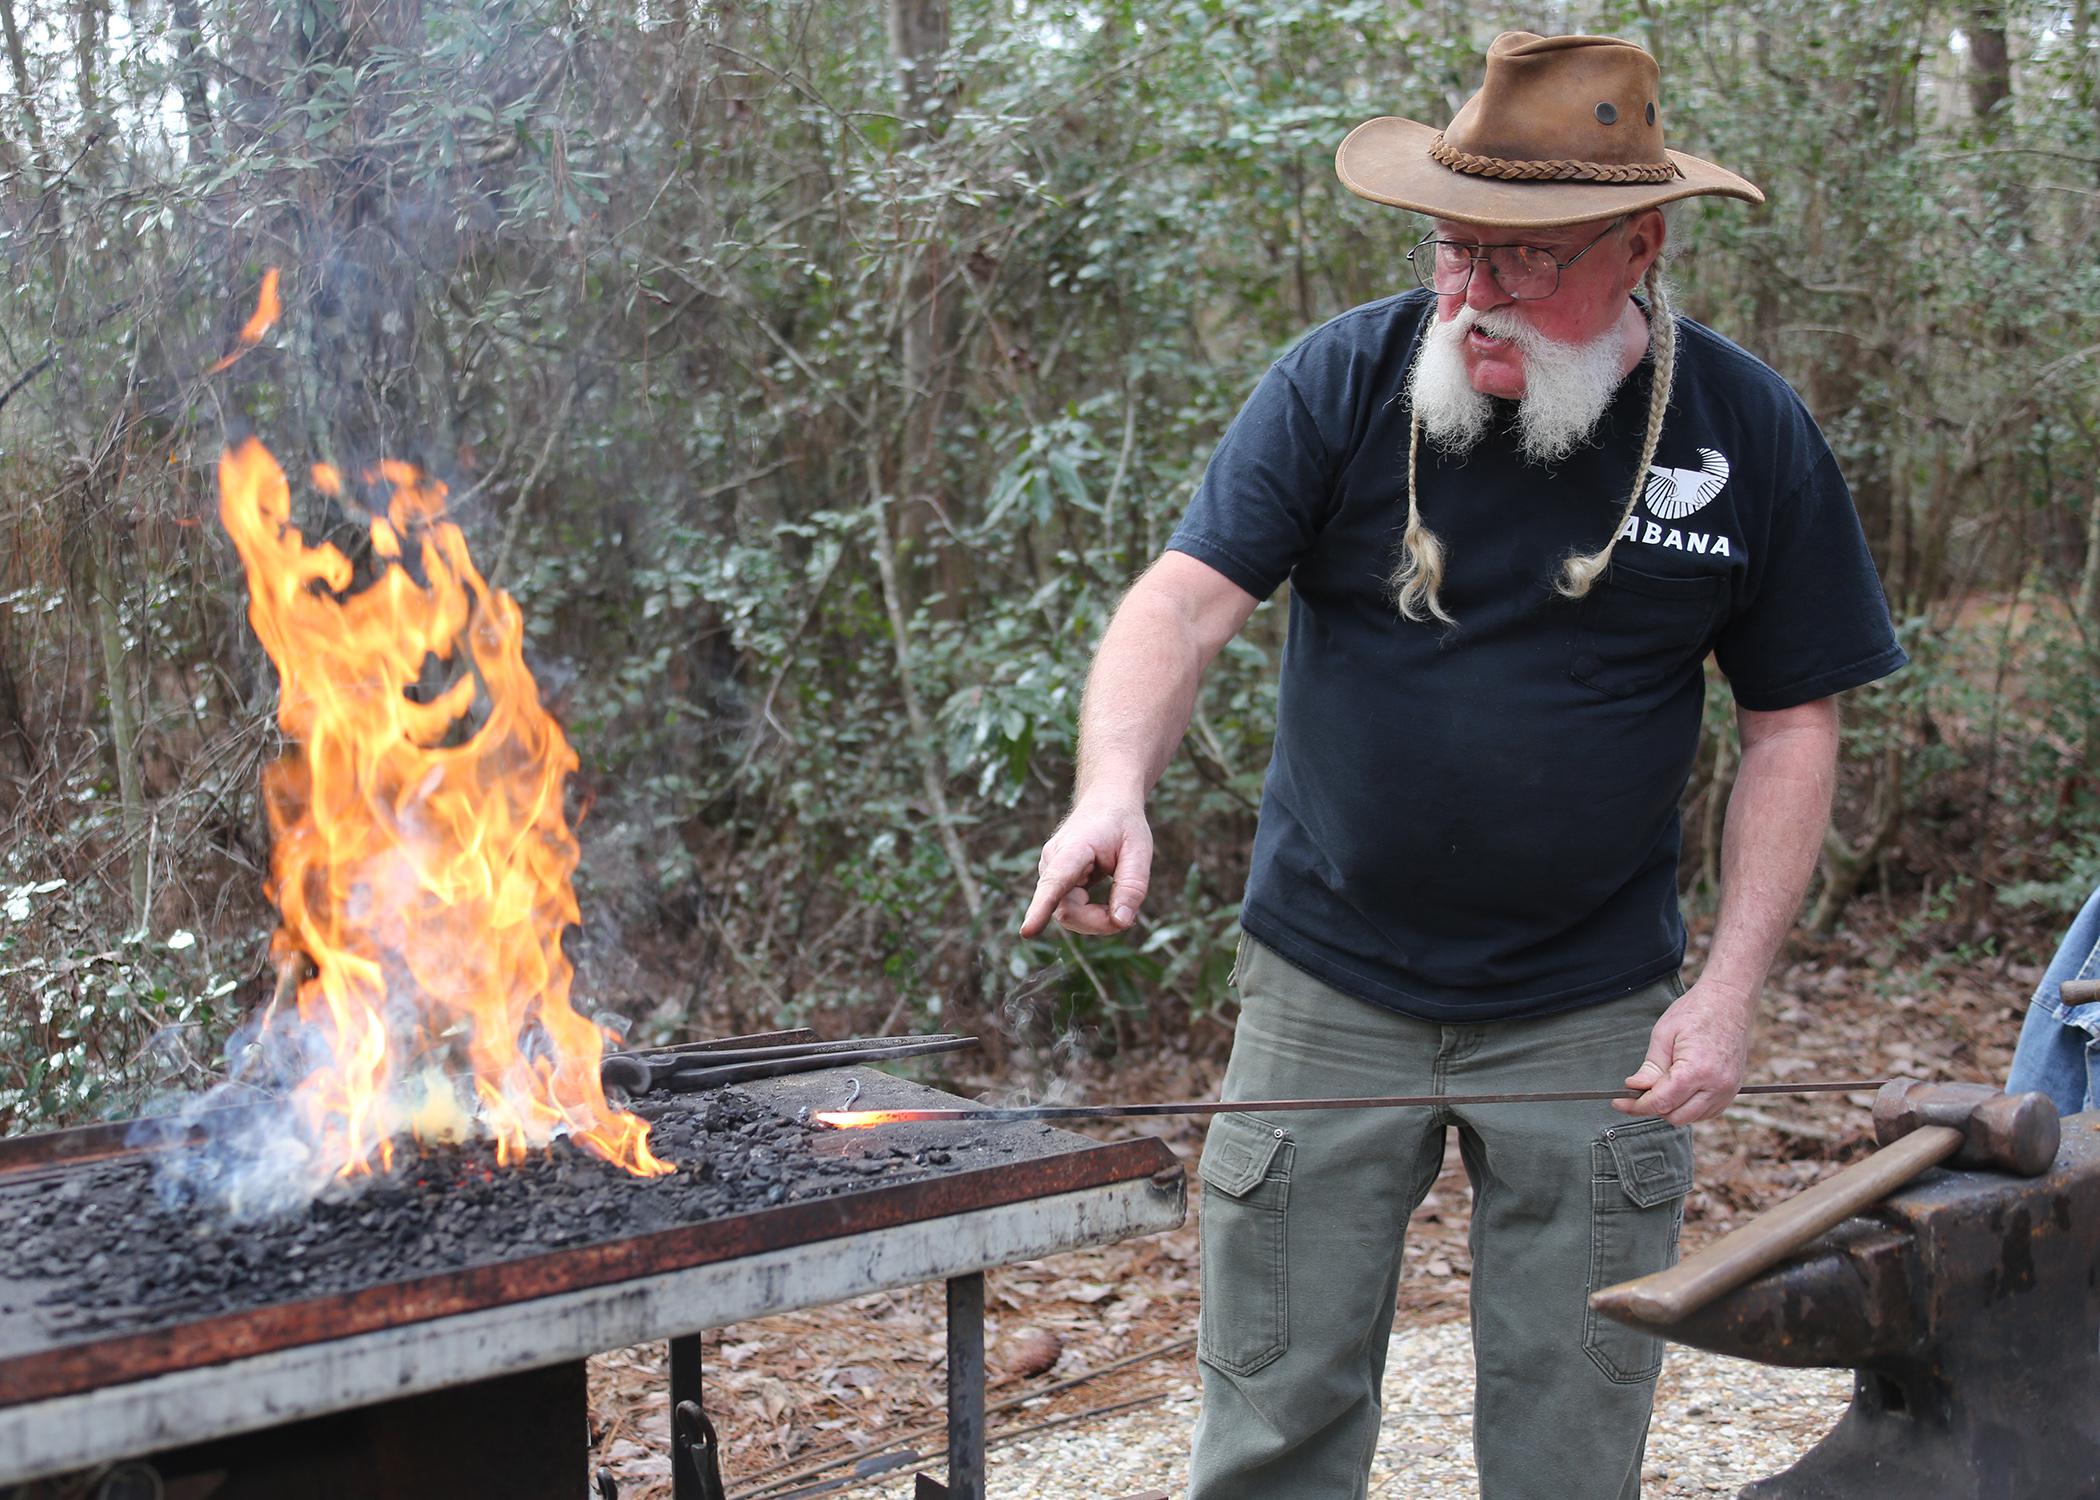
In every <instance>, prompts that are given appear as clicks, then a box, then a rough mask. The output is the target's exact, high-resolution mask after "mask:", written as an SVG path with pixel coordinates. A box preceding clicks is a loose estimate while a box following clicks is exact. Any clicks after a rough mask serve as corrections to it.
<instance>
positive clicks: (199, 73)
mask: <svg viewBox="0 0 2100 1500" xmlns="http://www.w3.org/2000/svg"><path fill="white" fill-rule="evenodd" d="M168 14H169V18H170V19H171V20H173V21H174V23H175V25H174V30H173V33H172V39H173V41H174V43H175V59H176V75H175V76H176V88H177V92H179V93H180V94H181V95H182V119H183V125H184V134H185V135H186V136H187V137H188V138H189V158H190V165H191V166H193V167H195V166H202V165H203V164H204V161H205V159H206V158H207V157H209V156H210V154H211V95H210V93H209V92H208V91H207V90H206V88H205V85H204V69H205V63H206V59H205V54H204V49H203V47H202V46H201V45H200V43H201V39H202V37H203V34H204V22H203V19H202V17H200V16H199V14H198V12H197V0H169V7H168Z"/></svg>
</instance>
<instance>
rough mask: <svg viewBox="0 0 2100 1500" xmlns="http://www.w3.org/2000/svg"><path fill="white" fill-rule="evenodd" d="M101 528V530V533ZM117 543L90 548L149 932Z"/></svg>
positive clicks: (134, 882)
mask: <svg viewBox="0 0 2100 1500" xmlns="http://www.w3.org/2000/svg"><path fill="white" fill-rule="evenodd" d="M98 529H100V528H98ZM105 547H107V548H109V549H111V551H112V552H113V551H114V549H115V543H114V542H113V541H112V540H110V539H109V538H108V537H107V534H106V532H105V535H104V536H100V537H95V538H92V539H91V540H90V541H89V543H88V559H89V561H88V568H89V584H88V586H89V592H90V594H91V595H92V597H91V599H90V600H89V605H90V607H91V608H92V609H93V610H94V612H95V634H96V636H97V637H98V639H99V640H100V643H101V646H102V686H103V691H104V694H105V695H106V696H107V698H108V700H109V744H110V753H111V755H112V756H113V758H114V759H115V761H116V770H117V797H118V800H119V803H120V810H121V813H122V816H123V826H124V855H125V863H126V865H127V867H128V868H129V871H130V875H131V912H132V923H133V926H134V928H135V930H137V931H140V932H143V931H145V929H146V926H147V921H148V917H149V915H150V913H149V910H148V908H149V905H150V903H151V898H152V892H151V890H150V889H149V888H148V871H147V868H146V801H145V793H144V791H143V789H142V788H141V786H140V784H139V762H138V738H139V721H138V715H137V713H136V711H135V710H134V707H133V704H132V701H131V683H130V676H131V674H130V671H129V663H128V662H127V661H126V659H125V654H124V624H123V620H122V619H121V617H120V616H119V614H118V612H117V589H118V587H119V586H120V584H119V576H118V570H117V566H116V559H115V558H114V556H111V555H108V554H106V553H105V552H104V551H103V550H102V549H103V548H105Z"/></svg>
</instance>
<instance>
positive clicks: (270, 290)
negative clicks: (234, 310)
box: [209, 266, 284, 375]
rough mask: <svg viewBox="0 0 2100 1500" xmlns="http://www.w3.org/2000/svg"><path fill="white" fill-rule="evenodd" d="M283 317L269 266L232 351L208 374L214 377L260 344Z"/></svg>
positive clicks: (272, 272) (282, 310)
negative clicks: (272, 326) (264, 336)
mask: <svg viewBox="0 0 2100 1500" xmlns="http://www.w3.org/2000/svg"><path fill="white" fill-rule="evenodd" d="M283 315H284V304H283V303H281V302H279V301H278V300H277V268H276V267H275V266H271V267H270V268H269V269H268V270H266V271H264V272H263V279H262V290H261V291H260V292H259V293H257V294H256V298H255V311H254V312H252V313H250V314H249V315H248V321H247V322H245V323H243V324H242V325H241V331H240V333H239V334H238V335H237V336H236V341H235V348H234V351H233V352H232V353H231V354H229V355H227V356H226V357H225V358H224V359H222V360H220V361H219V362H218V363H217V364H215V365H213V366H212V367H211V370H210V372H209V373H211V374H213V375H216V374H218V373H219V372H220V371H221V370H223V369H225V368H226V367H227V366H228V365H230V364H232V363H233V362H234V361H235V360H237V359H239V358H240V357H241V356H242V355H243V354H246V353H247V352H248V351H249V350H250V349H253V348H254V347H255V346H256V345H257V344H259V343H261V342H262V336H263V335H264V334H266V333H268V332H269V331H270V325H271V324H273V323H275V322H276V321H277V320H278V318H280V317H282V316H283Z"/></svg>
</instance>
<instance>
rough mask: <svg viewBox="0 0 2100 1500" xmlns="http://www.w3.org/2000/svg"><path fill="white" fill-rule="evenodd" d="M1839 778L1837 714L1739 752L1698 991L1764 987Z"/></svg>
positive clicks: (1749, 994)
mask: <svg viewBox="0 0 2100 1500" xmlns="http://www.w3.org/2000/svg"><path fill="white" fill-rule="evenodd" d="M1836 779H1837V717H1836V708H1835V706H1834V705H1832V706H1831V707H1830V709H1829V716H1828V721H1827V723H1825V722H1821V721H1817V720H1809V721H1806V722H1803V723H1801V724H1800V725H1798V726H1791V725H1790V726H1788V727H1786V728H1782V729H1779V730H1776V731H1773V732H1771V733H1768V734H1766V735H1764V736H1763V737H1761V738H1760V739H1759V740H1758V741H1757V742H1756V743H1754V744H1746V745H1745V747H1744V750H1743V762H1742V767H1741V769H1740V770H1739V771H1738V773H1737V775H1736V782H1735V791H1734V793H1733V794H1732V795H1731V796H1730V797H1729V799H1728V823H1727V828H1726V831H1725V832H1724V833H1723V835H1722V839H1721V907H1720V912H1719V914H1718V916H1717V917H1716V919H1715V922H1714V942H1713V950H1712V952H1711V953H1710V954H1709V955H1708V957H1707V961H1706V967H1705V969H1704V970H1703V972H1702V973H1701V976H1700V983H1701V985H1702V986H1708V987H1713V988H1719V989H1723V990H1726V991H1728V992H1730V993H1732V994H1736V995H1740V996H1741V998H1742V1000H1743V1003H1744V1004H1745V1005H1748V1004H1750V1003H1751V1002H1752V1001H1754V1000H1755V998H1756V995H1757V992H1758V990H1759V989H1760V988H1762V987H1763V985H1764V982H1765V975H1766V974H1767V972H1769V971H1770V969H1771V967H1772V959H1773V957H1774V956H1775V955H1776V954H1777V953H1778V952H1779V946H1780V944H1781V943H1783V942H1784V941H1785V940H1786V935H1787V933H1788V931H1789V930H1790V929H1791V928H1792V927H1793V925H1794V919H1795V917H1796V916H1797V915H1798V914H1799V912H1800V910H1801V898H1802V896H1803V895H1804V894H1806V892H1807V890H1808V882H1809V877H1810V876H1812V875H1813V874H1814V873H1815V868H1816V859H1817V856H1818V854H1819V853H1820V852H1821V850H1822V847H1823V830H1824V828H1825V827H1826V826H1827V825H1828V823H1829V821H1830V801H1831V795H1832V791H1833V788H1834V786H1835V784H1836Z"/></svg>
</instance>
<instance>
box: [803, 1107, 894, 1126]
mask: <svg viewBox="0 0 2100 1500" xmlns="http://www.w3.org/2000/svg"><path fill="white" fill-rule="evenodd" d="M810 1118H811V1119H812V1120H815V1121H816V1122H817V1123H818V1124H819V1125H834V1126H836V1127H838V1128H839V1129H840V1130H865V1129H867V1128H868V1127H869V1126H870V1125H895V1124H897V1123H899V1122H900V1121H904V1122H908V1121H911V1120H914V1119H916V1118H918V1117H917V1115H916V1114H915V1113H914V1112H913V1111H911V1110H908V1109H903V1110H899V1109H820V1110H817V1111H815V1112H814V1113H813V1114H811V1115H810Z"/></svg>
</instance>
